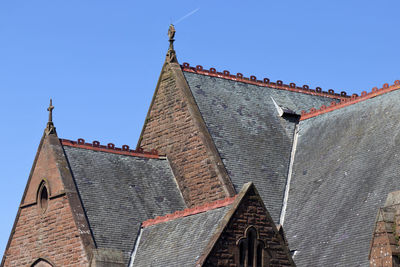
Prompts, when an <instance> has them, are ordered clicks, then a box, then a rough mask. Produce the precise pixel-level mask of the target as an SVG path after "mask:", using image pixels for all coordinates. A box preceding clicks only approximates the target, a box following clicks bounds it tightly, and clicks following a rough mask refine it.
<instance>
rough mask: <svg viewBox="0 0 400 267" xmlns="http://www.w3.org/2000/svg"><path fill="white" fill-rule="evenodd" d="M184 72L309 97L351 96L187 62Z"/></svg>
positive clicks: (345, 97) (183, 67) (184, 65)
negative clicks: (234, 73) (191, 64)
mask: <svg viewBox="0 0 400 267" xmlns="http://www.w3.org/2000/svg"><path fill="white" fill-rule="evenodd" d="M181 68H182V71H186V72H192V73H198V74H203V75H206V76H212V77H218V78H223V79H227V80H232V81H237V82H243V83H248V84H253V85H258V86H263V87H269V88H274V89H279V90H287V91H292V92H298V93H304V94H309V95H318V96H324V97H329V98H335V99H347V98H349V96H347V93H346V92H345V91H342V92H340V94H338V93H335V91H334V90H333V89H329V90H328V91H322V88H321V87H316V88H315V89H310V87H309V86H308V85H306V84H305V85H303V86H302V87H298V86H296V84H295V83H293V82H292V83H290V84H289V85H287V84H284V83H283V82H282V81H281V80H277V81H276V83H274V82H271V81H270V79H268V78H264V79H263V80H262V81H261V80H257V77H256V76H254V75H251V76H250V78H247V77H244V76H243V74H242V73H240V72H238V73H237V74H236V75H232V74H230V72H229V71H227V70H224V71H223V72H218V71H217V70H216V69H215V68H210V69H209V70H206V69H204V68H203V66H201V65H197V66H196V67H191V66H190V64H189V63H187V62H185V63H183V64H182V65H181Z"/></svg>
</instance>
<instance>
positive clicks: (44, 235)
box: [4, 195, 88, 267]
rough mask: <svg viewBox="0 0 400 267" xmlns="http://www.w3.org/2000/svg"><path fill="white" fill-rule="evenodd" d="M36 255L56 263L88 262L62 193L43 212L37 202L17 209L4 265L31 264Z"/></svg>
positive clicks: (75, 264)
mask: <svg viewBox="0 0 400 267" xmlns="http://www.w3.org/2000/svg"><path fill="white" fill-rule="evenodd" d="M37 258H45V259H48V260H49V261H51V262H52V263H54V264H55V265H56V266H88V260H87V258H86V254H85V251H84V248H83V245H82V242H81V239H80V237H79V232H78V229H77V227H76V225H75V222H74V219H73V216H72V212H71V208H70V206H69V202H68V199H67V197H66V196H65V195H64V196H60V197H57V198H54V199H51V200H50V201H49V206H48V208H47V211H46V212H45V213H42V211H41V210H40V209H39V207H38V206H37V205H32V206H29V207H25V208H22V209H21V214H20V217H19V220H18V223H17V225H16V228H15V233H14V235H13V238H12V241H11V244H10V247H9V248H8V250H7V252H6V260H5V264H4V266H16V267H17V266H18V267H20V266H31V264H32V263H33V262H34V261H35V260H36V259H37Z"/></svg>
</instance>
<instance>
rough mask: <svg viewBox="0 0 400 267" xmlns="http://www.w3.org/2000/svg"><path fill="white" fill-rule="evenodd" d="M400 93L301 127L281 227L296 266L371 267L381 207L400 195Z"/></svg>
mask: <svg viewBox="0 0 400 267" xmlns="http://www.w3.org/2000/svg"><path fill="white" fill-rule="evenodd" d="M399 103H400V91H399V90H397V91H393V92H391V93H387V94H384V95H380V96H377V97H375V98H371V99H368V100H365V101H362V102H359V103H357V104H353V105H350V106H347V107H343V108H341V109H337V110H334V111H331V112H328V113H325V114H322V115H319V116H316V117H313V118H310V119H307V120H304V121H301V122H300V124H299V129H300V131H299V138H298V145H297V150H296V155H295V160H294V165H293V175H292V182H291V185H290V192H289V201H288V209H287V215H286V219H285V224H284V229H285V231H286V237H287V239H288V241H289V246H290V249H292V250H293V249H294V250H297V251H298V252H297V254H296V255H295V257H294V261H295V262H296V265H297V266H300V267H301V266H368V265H369V264H368V253H369V246H370V242H371V237H372V233H373V229H374V223H375V217H376V214H377V211H378V208H379V207H381V206H383V204H384V203H385V199H386V196H387V195H388V193H389V192H391V191H394V190H398V189H400V179H399V172H400V165H399V163H400V152H399V151H400V116H399V113H400V106H399Z"/></svg>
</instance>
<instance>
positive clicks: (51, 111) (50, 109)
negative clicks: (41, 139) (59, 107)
mask: <svg viewBox="0 0 400 267" xmlns="http://www.w3.org/2000/svg"><path fill="white" fill-rule="evenodd" d="M53 109H54V106H53V100H52V99H51V98H50V105H49V107H48V108H47V111H48V112H49V122H53Z"/></svg>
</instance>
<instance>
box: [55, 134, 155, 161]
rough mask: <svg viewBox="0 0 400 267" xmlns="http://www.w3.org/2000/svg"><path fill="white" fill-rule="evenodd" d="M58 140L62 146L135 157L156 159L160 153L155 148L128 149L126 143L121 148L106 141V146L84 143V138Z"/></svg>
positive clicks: (94, 142) (97, 142)
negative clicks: (149, 149)
mask: <svg viewBox="0 0 400 267" xmlns="http://www.w3.org/2000/svg"><path fill="white" fill-rule="evenodd" d="M60 142H61V144H62V145H63V146H71V147H79V148H85V149H90V150H95V151H103V152H108V153H114V154H120V155H127V156H135V157H144V158H152V159H158V158H160V155H158V152H157V150H155V149H153V150H151V151H149V152H146V151H143V149H138V150H132V149H129V146H128V145H123V146H122V148H119V147H115V145H114V144H113V143H108V144H107V145H106V146H105V145H101V144H100V142H99V141H93V142H92V143H86V142H85V140H84V139H82V138H79V139H78V141H71V140H68V139H61V138H60Z"/></svg>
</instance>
